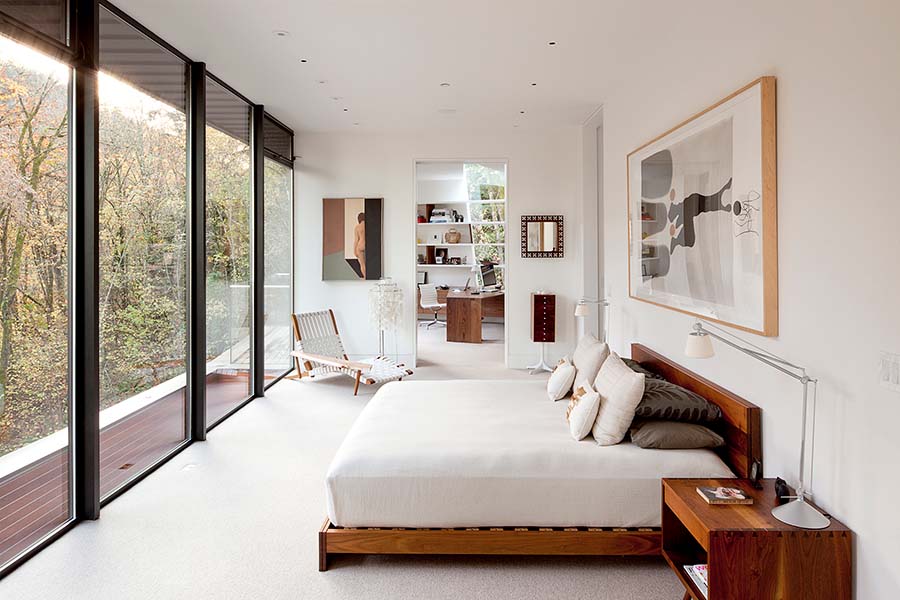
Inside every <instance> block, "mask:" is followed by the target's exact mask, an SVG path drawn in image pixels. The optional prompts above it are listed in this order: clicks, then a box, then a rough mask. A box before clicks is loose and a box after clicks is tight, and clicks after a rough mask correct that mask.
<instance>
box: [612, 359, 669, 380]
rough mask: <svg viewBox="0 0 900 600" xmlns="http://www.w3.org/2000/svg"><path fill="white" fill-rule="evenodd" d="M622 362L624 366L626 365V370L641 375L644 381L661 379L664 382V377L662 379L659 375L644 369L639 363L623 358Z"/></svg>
mask: <svg viewBox="0 0 900 600" xmlns="http://www.w3.org/2000/svg"><path fill="white" fill-rule="evenodd" d="M622 362H624V363H625V364H626V365H628V368H629V369H631V370H632V371H634V372H635V373H643V374H644V377H645V378H646V379H663V380H665V377H663V376H662V375H660V374H659V373H654V372H653V371H651V370H650V369H648V368H647V367H645V366H644V365H642V364H641V363H639V362H638V361H636V360H632V359H630V358H623V359H622Z"/></svg>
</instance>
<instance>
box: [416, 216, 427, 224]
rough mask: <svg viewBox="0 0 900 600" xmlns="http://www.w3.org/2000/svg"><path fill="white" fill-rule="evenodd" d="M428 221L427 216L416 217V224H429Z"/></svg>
mask: <svg viewBox="0 0 900 600" xmlns="http://www.w3.org/2000/svg"><path fill="white" fill-rule="evenodd" d="M427 222H428V221H427V220H426V219H425V215H418V216H416V223H427Z"/></svg>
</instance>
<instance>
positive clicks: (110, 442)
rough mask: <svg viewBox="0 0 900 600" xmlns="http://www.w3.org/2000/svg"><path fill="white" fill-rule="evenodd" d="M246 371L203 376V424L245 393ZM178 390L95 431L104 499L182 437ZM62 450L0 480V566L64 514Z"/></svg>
mask: <svg viewBox="0 0 900 600" xmlns="http://www.w3.org/2000/svg"><path fill="white" fill-rule="evenodd" d="M248 382H249V376H248V374H247V373H241V372H236V373H234V374H222V373H214V374H211V375H209V376H208V377H207V379H206V384H207V392H206V396H207V416H208V419H207V422H209V423H211V422H213V421H215V420H216V419H218V418H220V417H221V416H222V415H224V414H226V413H227V412H228V411H229V410H231V409H232V408H234V407H235V406H237V405H238V404H239V403H240V402H241V401H242V400H244V399H245V398H246V397H247V396H249V392H248V389H249V388H248V385H249V383H248ZM184 404H185V398H184V389H181V390H178V391H176V392H173V393H171V394H169V395H168V396H164V397H163V398H160V399H159V400H157V401H156V402H154V403H152V404H149V405H147V406H145V407H144V408H142V409H140V410H138V411H136V412H134V413H132V414H130V415H128V416H127V417H125V418H123V419H121V420H119V421H116V422H115V423H112V424H111V425H108V426H107V427H105V428H104V429H103V430H102V431H101V432H100V493H101V496H102V497H105V496H106V495H107V494H109V493H110V492H112V491H114V490H115V489H117V488H118V487H119V486H120V485H122V484H123V483H125V482H126V481H128V480H129V479H130V478H132V477H133V476H135V475H137V474H138V473H140V472H141V471H143V470H144V469H145V468H147V467H148V466H150V465H151V464H153V463H154V462H156V461H157V460H158V459H159V458H161V457H162V456H164V455H166V454H167V453H168V452H169V451H171V450H172V449H173V448H174V447H175V446H177V445H178V444H180V443H181V442H182V441H183V440H184V439H185V416H184V414H185V413H184V410H185V406H184ZM68 450H69V449H68V448H63V449H61V450H58V451H56V452H54V453H52V454H50V455H48V456H46V457H44V458H43V459H41V460H39V461H37V462H34V463H32V464H31V465H29V466H27V467H25V468H24V469H21V470H19V471H16V472H15V473H12V474H10V475H7V476H6V477H4V478H2V479H0V565H2V564H5V563H6V562H8V561H9V560H11V559H12V558H14V557H15V556H16V555H17V554H19V553H20V552H22V551H23V550H25V549H27V548H28V547H29V546H31V545H32V544H34V543H35V542H37V541H38V540H39V539H41V538H42V537H44V536H45V535H46V534H47V533H49V532H50V531H52V530H53V529H55V528H56V527H58V526H59V525H61V524H63V523H65V522H66V520H68V517H69V465H68Z"/></svg>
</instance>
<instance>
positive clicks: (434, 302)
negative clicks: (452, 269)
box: [419, 283, 447, 329]
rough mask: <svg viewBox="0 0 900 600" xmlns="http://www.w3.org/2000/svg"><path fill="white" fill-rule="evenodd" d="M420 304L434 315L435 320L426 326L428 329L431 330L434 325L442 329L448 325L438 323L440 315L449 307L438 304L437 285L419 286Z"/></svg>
mask: <svg viewBox="0 0 900 600" xmlns="http://www.w3.org/2000/svg"><path fill="white" fill-rule="evenodd" d="M419 304H420V305H421V306H422V308H424V309H425V310H428V311H431V312H433V313H434V320H432V321H429V322H428V323H426V324H425V328H426V329H430V328H431V326H432V325H438V326H440V327H446V326H447V324H446V323H444V322H442V321H438V313H439V312H441V311H442V310H444V309H445V308H447V305H446V304H441V303H440V302H438V297H437V286H436V285H434V284H433V283H423V284H421V285H420V286H419Z"/></svg>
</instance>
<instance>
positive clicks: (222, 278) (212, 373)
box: [206, 78, 253, 424]
mask: <svg viewBox="0 0 900 600" xmlns="http://www.w3.org/2000/svg"><path fill="white" fill-rule="evenodd" d="M206 119H207V127H206V358H207V363H206V422H207V424H213V423H215V422H216V421H217V420H219V419H220V418H221V417H222V416H224V415H225V414H227V413H228V412H229V411H230V410H232V409H233V408H235V407H236V406H238V405H239V404H240V403H241V402H243V401H244V400H245V399H247V397H248V396H249V395H250V390H251V385H250V383H251V382H250V364H251V352H252V345H251V343H250V327H251V314H252V311H251V293H250V275H251V251H250V223H251V221H252V219H251V216H252V209H253V201H252V177H251V154H252V153H251V148H250V105H248V104H247V103H246V102H244V101H243V100H242V99H241V98H239V97H238V96H236V95H235V94H233V93H232V92H231V91H229V90H228V89H226V88H225V87H224V86H223V85H221V84H220V83H219V82H218V81H216V80H215V79H213V78H207V82H206Z"/></svg>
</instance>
